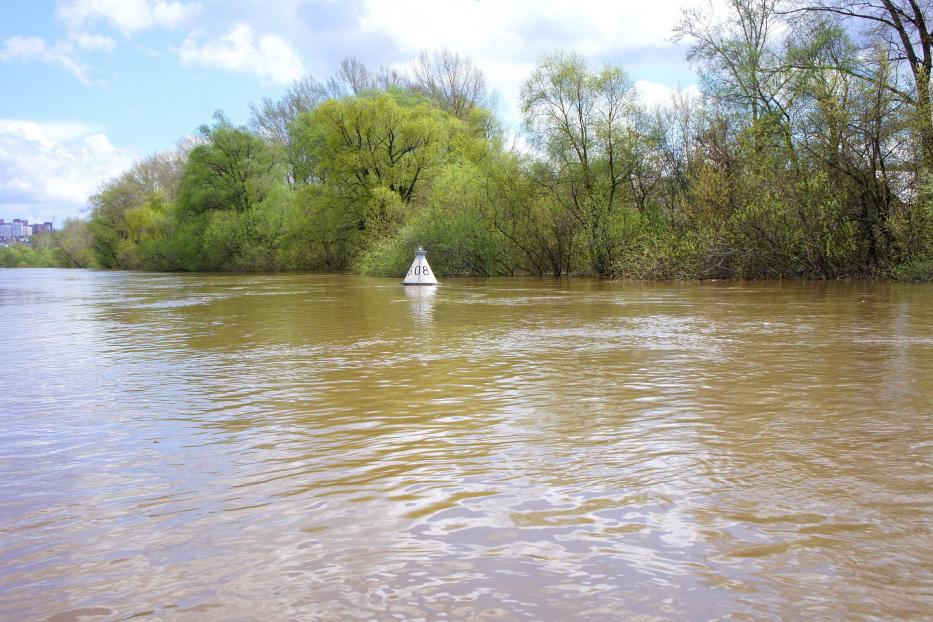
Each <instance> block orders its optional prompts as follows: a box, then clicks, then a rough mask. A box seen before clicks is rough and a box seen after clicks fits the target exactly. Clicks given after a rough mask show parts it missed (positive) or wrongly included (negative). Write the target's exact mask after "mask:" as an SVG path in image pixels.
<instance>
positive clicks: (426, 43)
mask: <svg viewBox="0 0 933 622" xmlns="http://www.w3.org/2000/svg"><path fill="white" fill-rule="evenodd" d="M693 4H696V0H665V1H662V2H653V3H652V2H641V1H635V0H602V1H589V0H588V1H587V2H567V1H566V0H509V1H508V2H502V1H495V0H445V1H443V2H437V0H397V1H394V2H384V1H383V0H364V4H363V12H362V15H361V17H360V20H359V27H360V28H361V29H362V30H363V31H365V32H369V33H372V34H373V35H377V34H378V35H384V36H388V37H389V38H390V39H391V40H392V41H393V43H394V44H395V45H396V46H397V47H398V49H399V50H400V51H402V52H403V53H407V54H410V55H412V56H414V55H415V54H417V53H418V52H419V51H421V50H428V51H432V50H440V49H443V48H448V49H451V50H453V51H456V52H458V53H463V54H467V55H469V56H470V57H471V58H472V59H473V61H474V62H475V63H476V65H477V66H478V67H480V68H481V69H482V70H483V71H484V73H485V74H486V78H487V81H488V84H489V85H490V87H492V88H493V89H494V90H496V91H497V92H498V93H499V94H500V95H501V96H502V97H501V102H502V106H501V108H502V109H501V110H500V112H501V114H502V115H503V116H504V118H505V120H506V122H507V123H510V124H513V125H514V124H517V122H518V118H519V116H520V115H519V111H518V98H519V90H520V88H521V84H522V82H523V81H524V80H525V79H526V78H527V77H528V75H529V74H530V73H531V71H532V69H533V67H534V65H535V64H536V63H537V61H538V60H539V59H540V58H541V56H542V55H543V54H545V53H547V52H551V51H555V50H563V51H566V52H573V53H578V54H581V55H583V56H584V58H586V59H588V60H589V61H590V62H592V63H593V64H594V65H598V64H599V63H601V62H606V61H609V62H613V63H621V64H623V65H629V64H631V63H629V62H625V59H627V58H632V57H633V56H634V57H635V58H638V59H639V60H640V61H641V62H650V63H652V64H653V65H658V64H659V63H660V64H664V63H670V64H672V65H684V66H685V65H686V62H685V61H684V59H683V56H682V52H673V51H671V52H670V55H669V56H668V55H667V54H668V52H667V51H668V50H673V41H672V27H673V25H674V24H675V23H676V22H677V21H678V20H679V19H680V17H681V10H682V8H683V7H685V6H688V5H693Z"/></svg>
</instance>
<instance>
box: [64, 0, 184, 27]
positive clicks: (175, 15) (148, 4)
mask: <svg viewBox="0 0 933 622" xmlns="http://www.w3.org/2000/svg"><path fill="white" fill-rule="evenodd" d="M201 8H202V5H201V3H200V2H189V3H183V2H178V1H175V0H61V1H60V2H59V5H58V9H57V10H56V15H58V18H59V19H61V20H62V21H63V22H64V23H65V25H66V26H67V27H68V28H69V29H70V30H81V29H82V28H83V27H84V26H85V24H87V23H89V22H94V21H105V22H109V23H110V24H111V25H113V27H114V28H116V29H117V30H119V31H120V32H122V33H123V34H125V35H130V34H133V33H135V32H139V31H142V30H149V29H151V28H156V27H173V26H177V25H179V24H181V23H182V22H184V21H186V20H188V19H190V18H191V17H192V16H193V15H195V14H196V13H198V12H199V11H200V10H201Z"/></svg>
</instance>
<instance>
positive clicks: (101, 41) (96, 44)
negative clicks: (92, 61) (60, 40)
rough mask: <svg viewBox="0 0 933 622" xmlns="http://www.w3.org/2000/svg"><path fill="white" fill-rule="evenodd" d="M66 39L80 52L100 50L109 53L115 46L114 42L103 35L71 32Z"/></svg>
mask: <svg viewBox="0 0 933 622" xmlns="http://www.w3.org/2000/svg"><path fill="white" fill-rule="evenodd" d="M68 38H69V39H70V40H71V41H72V42H73V43H74V44H75V45H77V46H78V47H79V48H81V49H82V50H100V51H104V52H110V51H111V50H113V48H114V47H115V46H116V44H117V43H116V41H114V40H113V39H111V38H110V37H108V36H105V35H95V34H91V33H87V32H72V33H70V34H69V35H68Z"/></svg>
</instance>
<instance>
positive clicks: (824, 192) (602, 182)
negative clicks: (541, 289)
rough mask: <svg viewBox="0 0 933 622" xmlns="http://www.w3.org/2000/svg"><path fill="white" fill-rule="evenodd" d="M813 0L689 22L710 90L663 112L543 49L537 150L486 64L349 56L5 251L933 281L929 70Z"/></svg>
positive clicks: (172, 263)
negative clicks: (402, 65) (371, 61)
mask: <svg viewBox="0 0 933 622" xmlns="http://www.w3.org/2000/svg"><path fill="white" fill-rule="evenodd" d="M801 1H802V0H801ZM888 4H890V6H891V7H894V10H901V11H902V12H904V11H908V9H909V10H912V8H911V7H913V6H914V5H913V4H910V6H908V5H907V4H903V3H899V2H896V1H894V0H892V3H887V4H886V5H885V6H888ZM795 6H796V7H797V8H796V9H795V10H791V11H790V12H788V11H785V10H784V9H783V8H781V7H779V6H778V4H777V3H776V2H775V1H774V0H728V2H727V3H726V4H725V5H723V7H724V8H725V12H724V13H723V12H720V13H715V12H712V11H703V10H698V11H691V12H688V13H686V14H685V16H684V20H683V21H682V22H681V24H680V25H679V26H678V27H677V34H678V36H679V37H681V38H683V39H684V40H685V42H686V43H687V44H688V46H689V49H690V58H691V59H692V60H693V61H694V63H695V64H696V65H697V68H698V70H699V71H700V74H701V76H702V83H703V87H704V92H703V94H702V96H699V97H697V96H692V95H688V94H686V93H675V94H674V96H673V97H672V100H671V102H670V104H669V105H666V106H662V107H658V108H653V109H652V108H649V107H647V106H646V105H645V104H644V103H642V101H641V100H640V98H639V97H638V95H637V92H636V89H635V87H634V85H633V83H632V81H631V80H630V79H629V78H628V77H627V75H626V73H625V71H624V70H623V69H622V68H621V67H619V66H614V65H604V66H601V67H593V66H591V65H589V64H588V63H587V62H586V61H585V60H584V59H583V58H581V57H579V56H575V55H570V54H563V53H559V52H557V53H552V54H548V55H546V56H544V57H543V58H542V59H541V60H540V62H539V63H538V64H537V65H536V67H535V68H534V69H533V70H532V72H531V73H530V75H529V76H528V78H527V80H526V81H525V83H524V85H523V87H522V91H521V110H522V114H523V129H524V135H523V136H522V138H523V139H525V142H524V143H523V147H522V148H521V149H517V148H512V149H509V148H508V147H507V146H506V145H505V141H504V139H503V132H502V131H501V129H500V127H499V123H498V121H497V120H496V118H495V116H494V115H493V114H492V112H491V111H490V110H488V109H487V106H488V105H489V103H490V101H491V99H490V97H489V94H488V93H487V92H486V90H485V78H484V76H483V75H482V73H481V72H480V71H479V70H478V69H477V68H476V67H475V66H474V65H473V64H472V61H470V59H469V58H467V57H464V56H460V55H458V54H455V53H452V52H449V51H444V52H442V53H439V54H435V55H433V56H429V55H427V54H422V55H421V56H419V57H418V59H417V60H416V61H415V64H414V65H413V68H412V70H411V71H410V72H406V71H405V70H399V69H388V68H379V69H375V70H373V69H370V68H368V67H366V66H365V65H363V64H362V63H360V62H359V61H357V60H356V59H352V58H351V59H347V60H346V61H344V63H343V64H342V65H341V68H340V71H339V72H338V74H337V75H335V76H334V77H332V78H330V79H328V80H325V81H322V82H319V81H317V80H315V79H313V78H312V77H310V76H307V77H305V78H303V79H302V80H300V81H298V82H296V83H295V84H294V85H293V86H292V87H291V88H290V89H289V90H288V91H287V92H286V93H285V95H284V96H283V97H282V99H281V100H279V101H273V100H269V99H265V100H262V102H261V104H260V105H259V106H255V107H253V109H252V118H251V123H250V127H248V128H247V127H237V126H234V125H233V124H231V123H230V122H229V121H228V120H227V119H226V118H225V117H224V116H223V115H222V114H221V113H217V114H216V115H215V119H214V122H213V124H211V125H205V126H202V127H201V128H200V131H199V135H198V136H197V137H196V138H195V139H193V140H190V141H188V143H187V144H185V145H183V146H181V147H179V148H178V149H176V150H175V151H172V152H168V153H163V154H157V155H155V156H152V157H151V158H148V159H145V160H143V161H141V162H139V163H137V164H135V165H134V166H133V167H132V168H131V169H130V170H129V171H127V172H126V173H124V174H123V175H121V176H119V177H117V178H116V179H114V180H112V181H111V182H109V183H108V184H105V185H104V186H103V187H102V188H101V189H100V191H99V192H98V193H97V194H96V195H95V196H94V197H92V199H91V205H92V211H91V215H90V218H89V219H88V220H87V221H73V222H70V223H68V224H67V225H66V227H65V228H64V229H63V230H62V231H60V232H56V233H55V234H54V235H52V236H48V237H45V238H38V239H37V240H36V241H35V243H34V247H33V248H30V249H26V248H15V249H4V250H3V251H0V260H2V261H3V262H4V265H68V266H81V267H102V268H125V269H147V270H212V271H213V270H236V271H275V270H309V271H346V270H353V271H356V272H361V273H365V274H373V275H386V276H389V275H401V274H403V273H404V271H405V269H406V268H407V266H408V265H409V263H410V262H411V258H412V253H413V251H414V249H415V248H416V247H417V246H418V245H424V246H425V247H427V248H428V250H429V253H430V257H431V263H432V266H433V267H434V269H435V271H436V272H437V273H438V274H439V275H481V276H487V275H513V274H535V275H545V274H553V275H565V274H595V275H599V276H608V277H625V278H639V279H688V278H822V279H830V278H857V277H892V278H900V279H905V280H918V279H919V280H923V279H927V280H929V279H931V278H933V274H931V266H933V199H931V197H933V172H931V170H930V168H931V167H930V165H929V158H928V154H927V150H928V147H929V141H928V137H927V132H928V127H929V126H928V124H927V119H926V117H924V116H923V114H924V111H925V110H926V109H925V108H924V105H925V104H924V103H923V102H924V101H925V100H924V99H923V96H924V94H923V91H924V89H925V88H927V87H926V86H925V85H926V84H927V83H926V82H924V80H925V77H924V76H925V74H923V72H922V71H919V72H914V71H913V69H911V70H910V71H905V68H904V67H903V66H902V61H901V60H900V59H901V57H900V56H896V55H895V56H892V55H890V54H889V53H888V52H889V51H890V50H891V49H896V48H898V47H899V46H904V45H906V44H905V43H904V42H903V40H901V39H899V38H892V37H894V36H896V35H897V32H896V31H897V28H896V27H895V28H894V29H893V30H891V28H889V27H888V26H886V25H885V22H876V23H878V24H880V25H879V26H878V27H877V28H874V29H866V30H865V31H864V32H862V31H859V30H858V29H853V28H851V27H850V23H849V20H853V19H863V18H864V19H868V17H870V16H868V17H866V16H865V15H861V14H860V13H859V12H858V11H855V12H852V11H848V10H847V9H844V7H843V8H842V9H840V7H841V6H842V5H841V4H836V3H835V0H832V1H830V0H825V1H823V0H820V2H817V3H814V4H812V5H799V4H798V5H795ZM782 7H783V5H782ZM898 7H900V8H898ZM791 8H793V7H791ZM836 9H839V10H836ZM859 10H860V11H863V12H868V13H871V15H873V16H874V17H878V16H881V17H884V14H883V13H881V12H879V11H881V9H879V8H878V7H874V8H872V6H870V5H864V6H863V7H862V8H861V9H859ZM885 10H887V9H885ZM840 11H841V12H840ZM847 11H848V12H847ZM866 15H867V13H866ZM904 15H908V13H907V12H904ZM910 15H914V13H910ZM914 17H915V15H914ZM911 19H913V17H911ZM912 23H913V22H909V21H908V22H905V24H906V25H907V27H912V26H910V24H912ZM892 33H893V35H892ZM912 45H915V46H917V45H919V46H920V47H921V48H922V46H923V45H926V43H924V42H923V41H919V42H918V41H914V42H913V44H912ZM918 49H920V48H918ZM902 51H903V52H904V54H905V56H904V57H905V58H906V51H905V50H902ZM517 144H522V143H517Z"/></svg>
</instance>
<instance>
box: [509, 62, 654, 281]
mask: <svg viewBox="0 0 933 622" xmlns="http://www.w3.org/2000/svg"><path fill="white" fill-rule="evenodd" d="M521 103H522V113H523V115H524V121H525V127H526V129H527V130H528V132H529V134H530V136H531V138H532V142H533V144H534V146H535V147H537V148H538V149H539V150H540V152H541V153H542V155H543V156H544V157H545V158H546V159H547V160H548V161H549V162H550V164H551V165H552V166H553V167H554V169H555V171H557V173H558V174H557V175H556V176H553V177H552V181H553V184H554V185H553V186H552V187H551V192H552V196H553V198H554V199H555V200H557V201H559V202H560V203H561V204H562V205H563V206H564V207H565V208H566V209H568V210H569V211H570V213H572V214H573V215H574V216H575V217H576V218H577V219H578V220H579V221H580V223H581V225H582V227H583V228H584V230H585V231H586V237H587V249H588V251H589V255H590V262H591V269H592V270H593V271H594V272H596V274H599V275H602V276H607V275H610V274H611V273H612V264H613V246H614V240H613V239H612V235H611V232H610V223H611V221H612V219H613V217H614V216H615V214H616V211H617V209H618V207H619V203H620V199H621V198H622V196H621V195H622V192H623V189H624V186H625V184H626V183H627V182H629V181H630V177H631V175H632V173H633V171H634V169H635V167H636V165H637V160H636V158H635V157H634V153H633V152H632V150H631V147H632V145H633V144H634V143H633V141H634V140H637V138H636V137H635V131H634V129H633V128H632V127H631V124H630V123H629V120H630V119H631V118H632V114H633V112H634V110H635V89H634V86H633V84H632V82H631V80H629V78H628V76H627V75H626V74H625V72H624V71H622V69H621V68H618V67H605V68H604V69H603V70H602V71H599V72H594V71H591V70H590V69H589V68H588V67H587V66H586V63H585V62H584V61H583V59H582V58H581V57H579V56H576V55H565V54H552V55H549V56H546V57H544V58H543V59H542V60H541V62H539V63H538V66H537V67H536V68H535V70H534V71H533V72H532V74H531V76H530V77H529V78H528V80H526V82H525V83H524V85H523V86H522V91H521Z"/></svg>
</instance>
